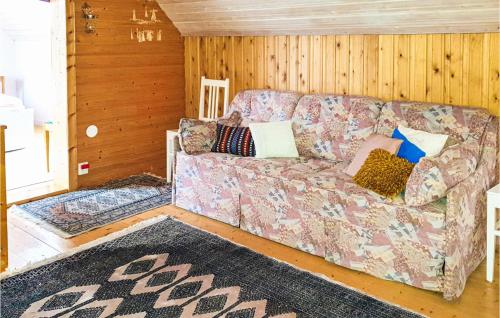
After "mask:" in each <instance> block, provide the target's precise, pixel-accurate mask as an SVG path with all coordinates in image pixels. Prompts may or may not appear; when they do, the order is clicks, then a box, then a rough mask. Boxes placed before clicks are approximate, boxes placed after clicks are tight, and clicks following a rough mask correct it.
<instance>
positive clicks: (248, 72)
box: [243, 36, 255, 89]
mask: <svg viewBox="0 0 500 318" xmlns="http://www.w3.org/2000/svg"><path fill="white" fill-rule="evenodd" d="M253 46H254V38H253V36H246V37H244V38H243V88H244V89H250V88H255V82H254V74H255V73H254V69H253V66H254V62H255V60H254V56H253V54H254V48H253Z"/></svg>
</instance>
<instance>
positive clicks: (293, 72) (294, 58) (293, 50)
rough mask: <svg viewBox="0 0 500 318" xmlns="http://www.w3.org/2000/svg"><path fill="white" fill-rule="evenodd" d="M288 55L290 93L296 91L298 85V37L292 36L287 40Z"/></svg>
mask: <svg viewBox="0 0 500 318" xmlns="http://www.w3.org/2000/svg"><path fill="white" fill-rule="evenodd" d="M288 41H289V43H288V55H289V57H290V58H289V63H288V89H289V90H292V91H297V90H298V87H299V86H298V84H299V78H298V75H299V63H300V61H299V55H300V50H299V36H298V35H292V36H290V37H289V39H288Z"/></svg>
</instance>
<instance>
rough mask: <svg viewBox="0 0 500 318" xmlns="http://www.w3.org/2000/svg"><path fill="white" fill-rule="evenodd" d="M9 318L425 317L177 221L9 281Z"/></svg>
mask: <svg viewBox="0 0 500 318" xmlns="http://www.w3.org/2000/svg"><path fill="white" fill-rule="evenodd" d="M0 287H1V298H2V302H1V313H2V317H9V318H14V317H71V318H77V317H86V318H103V317H120V318H150V317H151V318H156V317H164V318H169V317H227V318H257V317H274V318H277V317H280V318H287V317H325V318H326V317H328V318H332V317H342V318H347V317H391V318H394V317H420V316H418V315H416V314H414V313H411V312H408V311H405V310H403V309H401V308H398V307H396V306H393V305H390V304H387V303H384V302H381V301H378V300H376V299H374V298H371V297H369V296H367V295H364V294H361V293H359V292H357V291H354V290H351V289H349V288H346V287H343V286H341V285H338V284H335V283H332V282H329V281H326V280H324V279H321V278H319V277H317V276H314V275H312V274H310V273H307V272H303V271H300V270H297V269H295V268H293V267H291V266H289V265H286V264H284V263H280V262H277V261H275V260H272V259H270V258H268V257H266V256H263V255H260V254H257V253H255V252H252V251H251V250H249V249H246V248H244V247H240V246H237V245H235V244H233V243H231V242H228V241H226V240H223V239H221V238H219V237H217V236H215V235H211V234H209V233H206V232H203V231H200V230H197V229H195V228H192V227H190V226H188V225H185V224H183V223H181V222H178V221H175V220H173V219H165V220H161V221H159V222H157V223H155V224H152V225H149V226H146V227H143V228H141V229H138V230H136V231H134V232H131V233H129V234H126V235H124V236H122V237H119V238H115V239H113V240H109V241H107V242H104V243H102V244H100V245H97V246H95V247H91V248H89V249H87V250H84V251H82V252H79V253H77V254H74V255H72V256H69V257H67V258H63V259H61V260H58V261H54V262H52V263H50V264H48V265H44V266H42V267H39V268H36V269H33V270H30V271H27V272H24V273H22V274H18V275H16V276H12V277H9V278H5V279H3V280H2V281H1V282H0Z"/></svg>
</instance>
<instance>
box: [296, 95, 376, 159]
mask: <svg viewBox="0 0 500 318" xmlns="http://www.w3.org/2000/svg"><path fill="white" fill-rule="evenodd" d="M382 104H383V103H382V101H380V100H378V99H375V98H370V97H356V96H344V95H305V96H303V97H302V98H301V99H300V101H299V103H298V105H297V108H296V110H295V113H294V115H293V129H294V134H295V141H296V144H297V149H298V151H299V155H301V156H306V157H315V158H322V159H328V160H336V161H342V160H350V159H352V158H353V157H354V154H355V153H356V152H357V150H358V148H359V147H360V145H361V144H362V143H363V141H364V140H365V139H366V138H368V137H369V136H370V135H371V134H372V133H373V132H374V130H375V127H376V124H377V118H378V116H379V113H380V108H381V107H382Z"/></svg>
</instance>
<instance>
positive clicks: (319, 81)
mask: <svg viewBox="0 0 500 318" xmlns="http://www.w3.org/2000/svg"><path fill="white" fill-rule="evenodd" d="M310 41H311V43H310V52H309V78H310V82H311V86H310V88H309V90H310V92H311V93H321V92H323V71H324V70H325V69H324V68H323V56H322V54H323V48H322V44H323V43H322V41H321V36H318V35H316V36H312V37H311V39H310Z"/></svg>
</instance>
